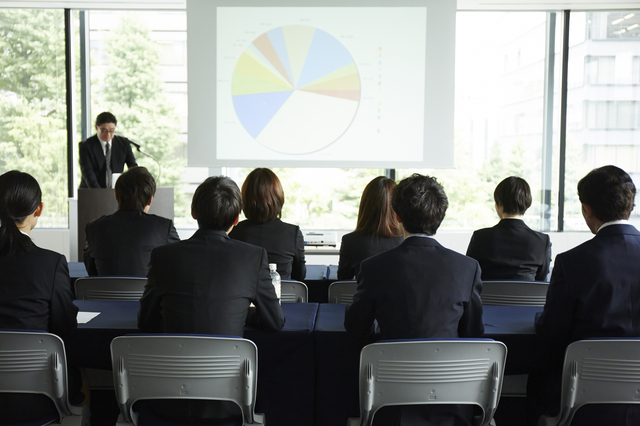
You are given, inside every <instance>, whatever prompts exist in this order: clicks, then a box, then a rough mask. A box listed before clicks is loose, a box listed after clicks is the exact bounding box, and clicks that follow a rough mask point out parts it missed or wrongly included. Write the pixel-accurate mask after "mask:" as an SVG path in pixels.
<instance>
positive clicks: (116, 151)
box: [78, 112, 138, 188]
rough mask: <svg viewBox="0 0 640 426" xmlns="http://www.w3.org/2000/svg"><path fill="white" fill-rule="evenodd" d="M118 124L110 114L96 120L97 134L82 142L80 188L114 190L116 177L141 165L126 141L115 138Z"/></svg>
mask: <svg viewBox="0 0 640 426" xmlns="http://www.w3.org/2000/svg"><path fill="white" fill-rule="evenodd" d="M117 124H118V120H116V117H115V116H114V115H113V114H111V113H110V112H103V113H101V114H99V115H98V116H97V117H96V124H95V128H96V134H95V135H93V136H91V137H90V138H87V140H85V141H83V142H80V147H79V152H78V154H79V160H80V170H81V171H82V181H81V182H80V188H113V174H114V173H122V171H123V170H124V165H125V163H126V165H127V167H129V168H130V167H134V166H137V165H138V164H137V163H136V159H135V157H134V156H133V151H132V150H131V143H130V141H129V140H128V139H127V138H124V137H122V136H118V135H116V134H115V132H116V126H117Z"/></svg>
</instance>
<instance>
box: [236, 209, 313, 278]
mask: <svg viewBox="0 0 640 426" xmlns="http://www.w3.org/2000/svg"><path fill="white" fill-rule="evenodd" d="M229 237H231V238H233V239H234V240H238V241H244V242H245V243H249V244H253V245H255V246H259V247H262V248H264V249H265V250H267V256H268V257H269V263H275V264H277V265H278V267H277V270H278V274H280V277H281V278H282V279H283V280H289V279H292V280H298V281H301V280H303V279H304V278H305V276H306V275H307V267H306V265H305V260H304V239H303V238H302V232H300V227H299V226H296V225H290V224H288V223H284V222H283V221H281V220H280V219H274V220H272V221H271V222H267V223H255V222H252V221H250V220H243V221H242V222H240V223H238V225H236V226H235V227H234V228H233V229H232V230H231V232H230V233H229Z"/></svg>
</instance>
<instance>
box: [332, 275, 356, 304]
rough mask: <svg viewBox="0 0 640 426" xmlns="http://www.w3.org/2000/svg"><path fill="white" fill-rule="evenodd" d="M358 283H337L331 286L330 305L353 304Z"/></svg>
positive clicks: (352, 281)
mask: <svg viewBox="0 0 640 426" xmlns="http://www.w3.org/2000/svg"><path fill="white" fill-rule="evenodd" d="M357 288H358V283H357V282H356V281H355V280H351V281H336V282H334V283H331V284H330V285H329V299H328V300H329V303H353V295H354V294H356V289H357Z"/></svg>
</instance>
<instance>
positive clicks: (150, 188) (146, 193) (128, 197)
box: [116, 167, 156, 211]
mask: <svg viewBox="0 0 640 426" xmlns="http://www.w3.org/2000/svg"><path fill="white" fill-rule="evenodd" d="M155 194H156V181H155V180H154V179H153V176H151V173H149V171H148V170H147V169H146V168H144V167H132V168H130V169H128V170H127V171H126V172H124V173H123V174H122V175H121V176H120V177H119V178H118V180H117V181H116V200H118V210H138V211H143V210H144V208H145V207H146V206H147V205H148V204H149V202H150V201H151V198H152V197H153V196H154V195H155Z"/></svg>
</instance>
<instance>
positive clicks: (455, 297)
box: [344, 237, 484, 339]
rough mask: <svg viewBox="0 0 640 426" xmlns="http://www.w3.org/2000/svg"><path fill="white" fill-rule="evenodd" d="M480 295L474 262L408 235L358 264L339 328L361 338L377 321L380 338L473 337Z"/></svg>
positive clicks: (479, 326)
mask: <svg viewBox="0 0 640 426" xmlns="http://www.w3.org/2000/svg"><path fill="white" fill-rule="evenodd" d="M481 292H482V281H481V280H480V267H479V266H478V262H476V261H475V260H473V259H470V258H468V257H466V256H463V255H461V254H459V253H456V252H454V251H452V250H449V249H446V248H444V247H443V246H441V245H440V244H439V243H438V242H437V241H436V240H435V239H433V238H425V237H409V238H407V239H405V240H404V242H403V243H402V244H401V245H400V246H399V247H397V248H395V249H391V250H388V251H386V252H384V253H381V254H378V255H376V256H373V257H370V258H369V259H366V260H364V261H363V262H362V264H361V267H360V274H359V275H358V290H357V292H356V294H355V296H354V298H353V304H351V305H348V306H347V308H346V314H345V319H344V326H345V328H346V329H347V331H348V332H350V333H353V334H355V335H358V336H365V335H367V334H369V333H370V331H371V326H372V324H373V321H374V320H377V321H378V325H379V327H380V337H381V338H382V339H417V338H427V337H478V336H481V335H482V334H483V333H484V323H483V322H482V301H481V300H480V293H481Z"/></svg>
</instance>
